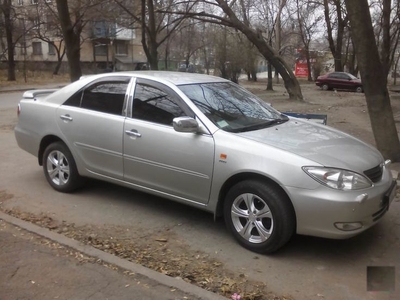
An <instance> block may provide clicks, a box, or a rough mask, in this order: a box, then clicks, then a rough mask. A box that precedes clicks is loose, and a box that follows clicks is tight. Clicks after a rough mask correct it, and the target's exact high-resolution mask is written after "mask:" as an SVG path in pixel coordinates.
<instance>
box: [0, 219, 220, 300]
mask: <svg viewBox="0 0 400 300" xmlns="http://www.w3.org/2000/svg"><path fill="white" fill-rule="evenodd" d="M5 219H7V222H6V221H5ZM9 221H12V223H14V224H12V223H10V222H9ZM15 225H17V226H18V227H17V226H15ZM21 225H22V226H21ZM24 226H25V227H26V229H27V230H29V231H26V230H24V229H21V228H20V227H24ZM35 231H38V232H37V233H39V235H38V234H36V233H35ZM46 231H47V232H48V233H49V236H48V237H53V238H54V236H51V235H54V233H53V232H50V231H48V230H44V229H43V228H40V227H38V226H36V225H33V224H30V223H27V222H24V221H21V220H19V219H16V218H13V217H10V216H8V215H5V214H3V213H0V241H1V242H0V270H1V272H0V300H8V299H32V300H34V299H38V300H39V299H40V300H42V299H96V300H97V299H118V300H120V299H121V300H124V299H135V300H136V299H138V300H140V299H146V300H147V299H168V300H169V299H171V300H175V299H194V300H196V299H210V300H218V299H219V300H221V299H225V298H222V297H220V296H218V295H215V294H213V293H211V292H208V291H205V290H202V289H200V288H198V287H196V286H193V285H190V284H188V283H186V282H184V281H183V280H179V279H174V278H171V277H167V276H165V275H162V274H160V273H157V272H154V271H152V270H148V269H146V268H144V267H142V266H138V265H135V264H133V263H130V262H128V261H124V260H122V259H118V258H116V257H113V255H110V254H107V253H104V252H102V251H99V250H97V249H94V248H93V249H91V250H95V251H94V252H93V253H96V250H97V251H98V252H100V253H97V254H99V255H95V256H94V257H95V258H93V256H91V255H90V256H89V255H88V253H85V252H90V251H84V252H83V251H81V250H82V249H83V250H84V248H86V249H88V248H91V247H88V246H84V245H81V246H78V247H72V248H71V247H69V246H70V245H74V244H78V243H77V242H76V241H74V240H70V239H67V238H65V237H63V236H61V235H58V234H56V235H58V236H59V238H60V241H54V239H50V240H49V239H46V238H44V237H43V235H44V234H43V233H45V232H46ZM63 241H64V243H61V244H60V242H63ZM68 243H69V244H70V245H68ZM62 244H63V245H65V244H67V245H66V246H63V245H62ZM77 248H81V249H77ZM99 259H100V260H101V262H99ZM113 260H114V261H115V262H117V264H113V263H112V262H113ZM165 277H167V278H165ZM160 278H161V279H160Z"/></svg>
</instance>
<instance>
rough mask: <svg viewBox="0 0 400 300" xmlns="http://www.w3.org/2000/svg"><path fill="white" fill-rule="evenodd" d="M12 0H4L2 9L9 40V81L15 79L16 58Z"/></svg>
mask: <svg viewBox="0 0 400 300" xmlns="http://www.w3.org/2000/svg"><path fill="white" fill-rule="evenodd" d="M11 6H12V4H11V0H4V2H3V6H2V11H3V15H4V27H5V30H6V40H7V59H8V75H7V80H8V81H15V80H16V77H15V60H14V42H13V23H12V20H11V9H12V7H11Z"/></svg>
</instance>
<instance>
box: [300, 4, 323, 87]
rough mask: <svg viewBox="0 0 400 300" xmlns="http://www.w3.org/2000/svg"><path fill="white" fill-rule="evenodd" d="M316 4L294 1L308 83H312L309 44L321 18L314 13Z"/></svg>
mask: <svg viewBox="0 0 400 300" xmlns="http://www.w3.org/2000/svg"><path fill="white" fill-rule="evenodd" d="M318 6H319V5H318V4H317V3H313V2H310V1H304V0H296V15H297V23H298V28H299V36H300V40H301V43H302V46H303V52H304V53H305V57H306V61H307V68H308V81H312V80H313V79H312V76H311V75H312V74H311V70H312V68H311V56H310V44H311V41H312V39H313V38H314V36H315V34H316V33H317V32H318V30H319V29H318V27H319V26H320V21H321V20H322V16H321V15H318V14H316V13H315V11H317V8H318Z"/></svg>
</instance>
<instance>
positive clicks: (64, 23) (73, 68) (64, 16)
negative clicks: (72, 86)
mask: <svg viewBox="0 0 400 300" xmlns="http://www.w3.org/2000/svg"><path fill="white" fill-rule="evenodd" d="M56 1H57V11H58V16H59V18H60V25H61V29H62V32H63V36H64V41H65V48H66V53H67V58H68V66H69V77H70V79H71V81H76V80H79V78H80V77H81V76H82V69H81V64H80V60H81V46H80V33H81V28H80V26H79V24H75V25H74V26H73V25H72V21H71V16H70V13H69V8H68V2H67V1H64V0H56Z"/></svg>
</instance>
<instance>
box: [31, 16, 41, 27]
mask: <svg viewBox="0 0 400 300" xmlns="http://www.w3.org/2000/svg"><path fill="white" fill-rule="evenodd" d="M31 22H32V28H33V29H38V28H39V25H40V18H39V17H34V18H32V19H31Z"/></svg>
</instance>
